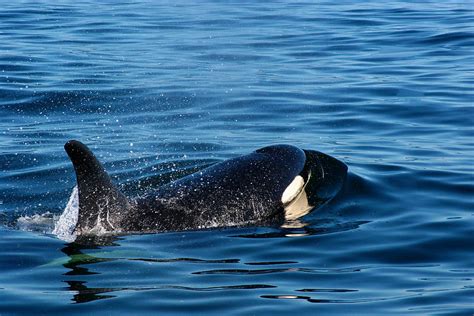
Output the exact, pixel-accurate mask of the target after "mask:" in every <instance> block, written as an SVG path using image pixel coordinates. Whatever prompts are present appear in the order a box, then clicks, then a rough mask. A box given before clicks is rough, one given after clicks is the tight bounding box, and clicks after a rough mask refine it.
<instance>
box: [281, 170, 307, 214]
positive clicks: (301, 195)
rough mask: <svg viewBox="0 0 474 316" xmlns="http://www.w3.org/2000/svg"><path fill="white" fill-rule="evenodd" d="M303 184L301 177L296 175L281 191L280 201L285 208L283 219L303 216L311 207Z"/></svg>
mask: <svg viewBox="0 0 474 316" xmlns="http://www.w3.org/2000/svg"><path fill="white" fill-rule="evenodd" d="M308 181H309V179H308ZM305 186H306V183H305V182H304V179H303V177H302V176H299V175H298V176H296V177H295V178H294V179H293V181H291V183H290V185H289V186H288V187H287V188H286V189H285V191H284V192H283V195H282V196H281V202H282V203H283V207H284V208H285V219H286V220H287V221H292V220H295V219H297V218H299V217H301V216H304V215H306V214H308V212H309V211H310V210H311V208H312V207H311V206H310V205H309V204H308V197H307V195H306V191H305V189H304V188H305Z"/></svg>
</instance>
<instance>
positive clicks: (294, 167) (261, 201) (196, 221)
mask: <svg viewBox="0 0 474 316" xmlns="http://www.w3.org/2000/svg"><path fill="white" fill-rule="evenodd" d="M304 165H305V154H304V152H303V151H302V150H301V149H299V148H297V147H294V146H289V145H276V146H269V147H265V148H262V149H259V150H257V151H255V152H253V153H250V154H248V155H245V156H241V157H237V158H234V159H229V160H226V161H224V162H222V163H218V164H215V165H212V166H210V167H208V168H206V169H204V170H201V171H200V172H196V173H194V174H192V175H189V176H187V177H184V178H182V179H179V180H177V181H174V182H172V183H169V184H167V185H165V186H163V187H160V188H159V189H158V190H156V191H154V192H152V193H150V195H148V196H147V197H145V198H143V199H139V200H138V201H137V204H138V205H139V207H137V208H135V209H134V211H132V213H130V215H129V219H127V220H126V222H128V223H131V222H136V225H137V226H136V227H135V228H134V229H139V227H140V226H141V227H143V226H148V227H154V228H156V229H158V230H160V231H163V230H184V229H195V228H196V227H202V228H203V227H213V226H214V227H217V226H235V225H244V224H245V225H250V224H255V223H259V222H263V221H268V220H271V221H273V222H281V221H282V220H283V219H284V212H283V204H282V202H281V198H282V194H283V192H284V190H285V189H286V188H287V187H288V185H289V184H290V183H291V181H292V180H293V179H294V178H295V177H296V176H297V175H298V174H299V173H300V172H301V171H302V170H303V168H304ZM157 206H159V207H157ZM132 218H133V219H135V221H134V220H132ZM137 218H141V219H142V222H137V221H136V219H137ZM153 219H159V220H158V221H157V222H153Z"/></svg>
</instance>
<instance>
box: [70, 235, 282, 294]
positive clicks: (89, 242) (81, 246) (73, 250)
mask: <svg viewBox="0 0 474 316" xmlns="http://www.w3.org/2000/svg"><path fill="white" fill-rule="evenodd" d="M118 240H120V237H116V236H107V237H100V238H97V237H94V238H87V239H85V238H82V239H81V240H78V242H74V243H70V244H68V245H67V246H66V247H64V248H63V249H61V251H62V252H63V253H64V254H66V256H68V257H69V260H68V261H67V262H66V263H64V264H63V266H64V267H65V268H67V269H68V270H69V271H68V272H66V273H64V275H65V276H73V277H74V280H64V282H65V283H66V284H67V287H65V290H66V291H68V292H75V294H73V296H72V298H71V301H73V302H74V303H88V302H93V301H96V300H102V299H110V298H114V297H117V295H112V294H105V293H113V292H123V291H151V290H167V289H168V290H182V291H194V292H212V291H226V290H255V289H267V288H275V287H276V286H274V285H269V284H241V285H240V284H239V285H229V286H210V287H189V286H179V285H157V286H148V287H139V286H130V287H128V286H127V287H113V288H107V287H90V286H88V285H87V283H88V281H86V280H85V279H86V278H88V279H89V280H90V277H92V276H94V275H97V276H99V275H100V273H99V272H95V271H91V269H89V268H86V267H84V266H85V265H90V264H96V263H104V262H112V261H117V260H128V261H142V262H147V263H170V262H188V263H198V264H202V263H209V264H216V263H218V264H229V263H231V264H235V263H239V262H240V260H239V259H222V260H205V259H198V258H169V259H154V258H101V257H99V256H97V255H90V254H86V253H84V250H90V249H100V248H102V247H103V246H106V247H117V246H120V244H118V243H117V241H118ZM99 245H100V246H99ZM256 264H258V263H256ZM80 276H84V279H81V278H80ZM104 294H105V295H104Z"/></svg>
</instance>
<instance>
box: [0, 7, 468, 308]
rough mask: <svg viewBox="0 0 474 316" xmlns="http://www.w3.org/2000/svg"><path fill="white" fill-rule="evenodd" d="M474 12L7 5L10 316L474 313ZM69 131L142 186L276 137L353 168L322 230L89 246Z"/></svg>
mask: <svg viewBox="0 0 474 316" xmlns="http://www.w3.org/2000/svg"><path fill="white" fill-rule="evenodd" d="M473 8H474V3H473V2H472V1H408V0H407V1H389V2H385V1H370V0H369V1H363V2H361V1H349V0H343V1H317V2H316V1H309V2H304V1H288V2H284V1H272V2H266V1H265V2H258V1H198V2H195V3H193V2H191V1H180V0H177V1H144V0H143V1H142V0H137V1H51V0H45V1H41V2H38V1H8V2H7V1H1V2H0V172H1V173H0V223H1V224H0V314H1V315H10V314H35V315H38V314H44V315H51V314H55V313H57V314H66V313H67V314H69V315H74V314H84V313H87V314H90V313H92V314H101V315H102V314H104V313H106V314H110V313H113V314H118V313H121V314H127V315H131V314H135V313H147V314H152V313H153V314H182V315H185V314H186V315H191V314H198V315H290V314H292V315H293V314H295V313H298V314H301V315H315V314H330V313H333V314H338V315H344V314H346V315H347V314H379V315H380V314H382V313H383V314H393V315H458V314H459V315H469V314H472V313H473V312H474V299H473V298H474V281H473V280H474V242H473V236H474V201H473V200H474V163H473V158H474V137H473V136H474V128H473V126H474V109H473V101H474V89H473V87H474V58H473V56H474V12H473ZM69 139H79V140H81V141H83V142H85V143H87V144H88V145H89V146H90V147H91V148H92V149H93V150H94V152H95V153H96V154H97V155H98V157H99V159H100V160H101V161H102V162H104V165H105V167H106V169H107V170H108V171H110V173H111V174H112V175H113V176H114V179H115V181H116V182H117V183H119V184H121V186H122V187H123V188H124V190H125V191H128V192H129V193H130V194H138V193H137V190H139V189H137V183H141V181H163V182H165V181H169V180H170V179H174V178H178V177H179V176H181V175H182V174H184V173H187V172H189V171H192V170H197V169H199V168H201V167H202V166H204V165H208V164H210V163H213V162H218V161H223V160H224V159H227V158H231V157H236V156H238V155H241V154H246V153H248V152H251V151H253V150H255V149H257V148H259V147H263V146H265V145H269V144H277V143H288V144H293V145H297V146H300V147H302V148H308V149H315V150H320V151H323V152H325V153H328V154H330V155H332V156H334V157H336V158H338V159H341V160H343V161H344V162H345V163H346V164H347V165H348V166H349V172H350V174H349V177H348V180H347V183H346V185H345V188H344V190H343V192H342V194H340V196H338V197H337V198H336V199H334V200H333V201H331V202H330V203H328V204H327V205H325V206H324V207H322V208H320V209H318V210H317V211H314V212H312V213H311V214H309V215H307V216H305V217H304V218H303V219H302V225H301V226H302V227H282V228H278V227H247V228H228V229H221V230H201V231H192V232H175V233H164V234H154V235H135V236H126V237H120V238H117V239H112V240H109V241H107V242H106V243H104V245H102V246H96V247H94V246H90V247H85V246H79V245H77V244H74V243H72V244H68V243H66V242H64V241H62V240H59V239H58V238H56V237H55V236H54V235H52V234H51V232H52V225H53V224H52V222H53V221H54V219H56V218H57V216H58V215H59V214H61V212H62V211H63V209H64V207H65V205H66V203H67V201H68V199H69V196H70V194H71V191H72V188H73V187H74V186H75V176H74V171H73V168H72V166H71V164H70V162H69V160H68V158H67V155H66V154H65V152H64V150H63V145H64V143H65V142H66V141H67V140H69Z"/></svg>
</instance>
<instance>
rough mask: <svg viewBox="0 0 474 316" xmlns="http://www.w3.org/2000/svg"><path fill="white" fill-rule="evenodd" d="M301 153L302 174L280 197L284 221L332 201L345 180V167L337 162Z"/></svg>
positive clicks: (320, 155)
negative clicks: (303, 156)
mask: <svg viewBox="0 0 474 316" xmlns="http://www.w3.org/2000/svg"><path fill="white" fill-rule="evenodd" d="M304 153H305V156H306V160H305V165H304V168H303V170H302V171H301V172H300V174H298V175H297V176H296V177H295V178H294V179H293V181H292V182H291V183H290V184H289V185H288V187H287V188H286V189H285V191H284V192H283V195H282V197H281V202H282V203H283V207H284V209H285V219H286V220H287V221H293V220H296V219H298V218H300V217H302V216H304V215H306V214H308V213H309V212H310V211H311V210H312V209H313V208H315V207H318V206H320V205H322V204H324V203H325V202H327V201H329V200H330V199H332V198H333V197H335V196H336V195H337V193H338V192H339V191H340V190H341V189H342V187H343V185H344V182H345V179H346V176H347V166H346V164H344V163H343V162H341V161H339V160H337V159H336V158H334V157H331V156H328V155H326V154H324V153H321V152H319V151H314V150H304Z"/></svg>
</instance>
